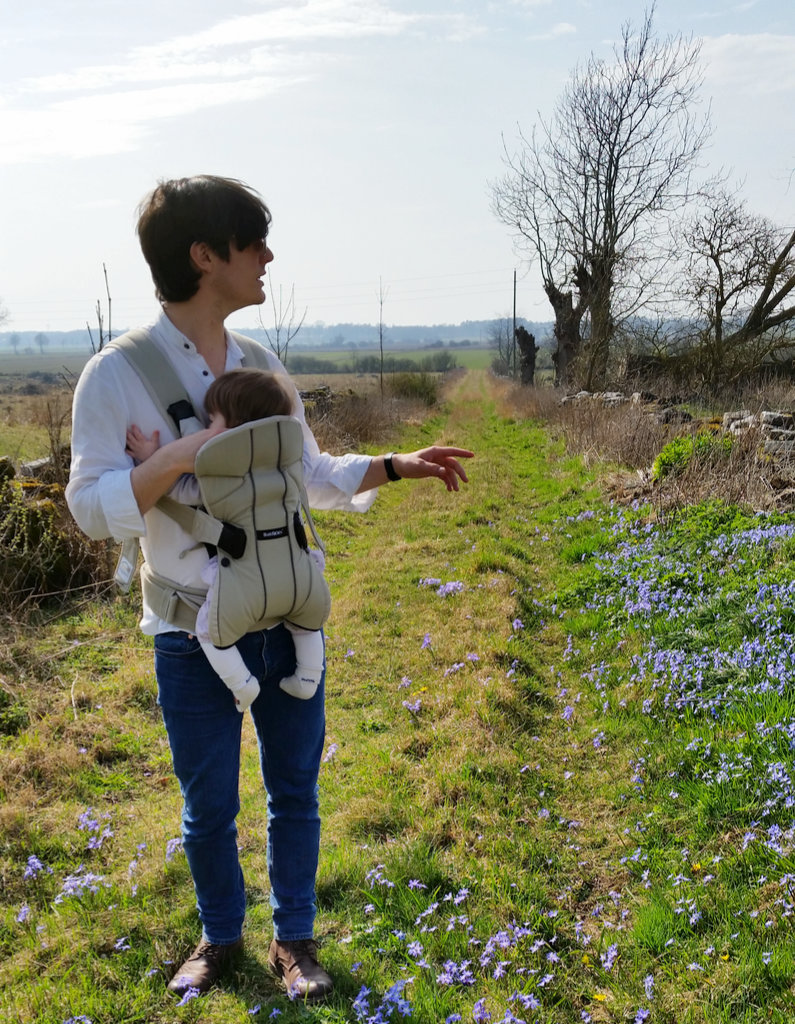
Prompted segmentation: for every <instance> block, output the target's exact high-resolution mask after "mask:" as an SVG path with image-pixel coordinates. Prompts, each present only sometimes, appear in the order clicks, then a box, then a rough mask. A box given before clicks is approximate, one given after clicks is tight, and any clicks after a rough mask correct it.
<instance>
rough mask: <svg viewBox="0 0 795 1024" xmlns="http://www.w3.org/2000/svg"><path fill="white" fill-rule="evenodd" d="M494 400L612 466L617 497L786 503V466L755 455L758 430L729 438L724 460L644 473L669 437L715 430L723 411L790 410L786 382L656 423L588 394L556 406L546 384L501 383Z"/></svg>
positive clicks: (575, 450)
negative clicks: (665, 473)
mask: <svg viewBox="0 0 795 1024" xmlns="http://www.w3.org/2000/svg"><path fill="white" fill-rule="evenodd" d="M501 404H502V407H503V411H504V412H506V413H508V414H510V415H512V416H514V417H515V418H517V419H532V420H537V421H541V422H543V423H544V424H545V425H547V426H548V427H549V428H550V429H551V430H552V431H553V433H555V434H557V435H558V436H560V437H561V438H563V440H564V442H565V444H566V448H567V450H568V451H569V452H571V453H572V454H577V455H579V456H581V457H582V458H583V459H584V461H585V463H586V465H595V464H607V465H609V466H613V467H615V470H614V472H613V473H612V474H611V476H610V478H609V489H610V491H611V493H612V495H613V496H614V497H615V498H617V499H619V500H633V499H636V498H641V499H643V500H649V501H651V502H652V503H653V504H654V505H655V506H656V507H658V509H660V510H661V511H663V510H668V509H671V508H682V507H685V506H687V505H694V504H698V503H699V502H701V501H706V500H721V501H725V502H727V503H729V504H737V505H743V506H748V507H751V508H754V509H758V510H762V509H766V510H769V509H773V508H789V507H791V506H792V501H793V499H792V495H791V494H790V493H789V491H790V489H791V488H792V486H793V479H791V478H790V476H789V474H788V472H787V469H786V467H784V466H782V465H781V464H779V463H776V462H774V461H772V460H771V459H770V458H769V457H766V456H764V455H763V454H762V451H761V447H762V445H761V442H762V438H761V434H760V432H759V431H758V430H750V431H748V432H747V433H746V434H743V435H741V436H738V437H736V438H735V440H734V444H733V447H732V450H731V453H730V455H729V456H728V457H727V458H713V459H707V460H703V459H694V460H693V461H692V462H691V463H690V465H689V466H688V467H687V468H686V469H685V470H684V472H682V473H681V474H679V475H671V476H669V477H666V478H665V479H663V480H661V481H658V482H657V481H652V478H651V467H652V464H653V463H654V460H655V459H656V457H657V456H658V455H659V453H660V451H661V450H662V449H663V447H664V446H665V445H666V444H668V442H669V441H671V440H673V439H674V438H675V437H681V436H685V435H689V434H690V435H692V434H695V433H698V432H699V431H703V430H716V431H719V430H720V429H721V416H722V412H723V411H724V409H726V410H728V409H746V410H748V411H749V412H759V411H761V410H762V409H774V410H790V409H792V408H793V390H792V388H786V387H784V386H782V385H780V384H779V385H772V386H770V387H768V388H767V389H765V390H761V389H758V388H757V389H749V390H748V391H745V392H741V393H739V394H738V395H737V396H736V399H735V400H734V401H733V402H729V403H724V405H723V408H721V409H719V410H716V409H704V410H702V412H701V414H700V415H699V414H698V412H697V411H696V412H695V413H694V414H693V419H692V420H691V421H689V422H685V423H674V424H666V423H661V422H659V421H658V420H657V419H656V418H655V416H654V415H653V413H654V411H655V410H654V408H653V407H649V406H643V405H634V404H631V403H625V404H623V405H619V406H613V407H610V406H605V405H603V404H602V403H601V402H599V401H595V400H583V401H580V402H567V403H565V404H561V401H560V393H559V392H557V391H555V390H554V389H552V388H520V387H515V386H514V387H510V386H506V388H505V389H504V392H503V395H502V399H501Z"/></svg>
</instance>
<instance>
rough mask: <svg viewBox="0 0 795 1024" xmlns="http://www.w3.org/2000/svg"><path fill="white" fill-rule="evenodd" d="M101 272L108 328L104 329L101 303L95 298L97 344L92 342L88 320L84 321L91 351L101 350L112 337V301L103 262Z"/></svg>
mask: <svg viewBox="0 0 795 1024" xmlns="http://www.w3.org/2000/svg"><path fill="white" fill-rule="evenodd" d="M102 273H103V275H104V277H105V294H106V296H107V299H108V329H107V331H105V315H104V314H103V312H102V303H101V302H100V300H99V299H97V306H96V310H95V312H96V314H97V327H98V329H99V342H98V343H97V344H94V335H93V334H92V333H91V328H90V327H89V325H88V321H86V330H87V331H88V340H89V341H90V342H91V351H92V352H95V353H96V352H101V351H102V349H103V348H104V347H105V345H106V344H107V343H108V342H109V341H110V339H111V338H112V337H113V332H112V330H111V310H112V306H113V303H112V300H111V297H110V285H109V284H108V268H107V267H106V266H105V264H104V263H103V264H102Z"/></svg>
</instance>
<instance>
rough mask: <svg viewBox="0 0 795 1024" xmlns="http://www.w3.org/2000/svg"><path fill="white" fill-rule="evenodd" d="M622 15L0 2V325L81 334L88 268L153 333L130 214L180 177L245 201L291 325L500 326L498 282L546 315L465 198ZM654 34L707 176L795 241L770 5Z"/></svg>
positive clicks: (533, 282)
mask: <svg viewBox="0 0 795 1024" xmlns="http://www.w3.org/2000/svg"><path fill="white" fill-rule="evenodd" d="M642 18H643V6H642V4H640V3H639V2H637V0H484V2H476V0H289V2H288V0H223V2H221V0H137V2H136V3H130V2H129V0H103V2H102V3H101V4H97V3H96V2H95V0H25V2H23V0H5V3H4V4H3V9H2V22H0V25H2V28H1V29H0V303H2V305H3V306H5V307H6V309H7V310H8V312H9V314H10V319H9V321H8V322H7V323H6V324H5V326H4V328H3V330H5V331H9V330H18V331H23V330H37V331H39V330H40V331H45V332H46V331H48V330H52V331H59V330H74V329H79V328H83V327H85V324H86V322H87V321H88V322H89V323H91V325H92V327H93V326H94V325H95V324H96V312H95V310H96V304H97V300H99V299H101V300H102V305H103V307H105V306H106V304H107V303H106V298H105V281H104V277H103V264H104V266H105V267H106V268H107V274H108V280H109V285H110V293H111V297H112V326H113V327H114V329H116V328H126V327H132V326H136V325H140V324H146V323H148V322H151V320H153V319H154V316H155V315H156V312H157V306H156V302H155V299H154V294H153V288H152V284H151V279H150V277H149V273H148V269H147V267H146V265H145V263H144V262H143V258H142V256H141V254H140V251H139V249H138V243H137V239H136V237H135V210H136V208H137V206H138V204H139V202H140V201H141V199H142V198H143V197H144V196H145V195H146V193H147V192H148V191H149V190H150V189H151V188H152V187H153V186H154V185H155V184H156V182H157V181H158V180H161V179H163V178H172V177H183V176H187V175H191V174H200V173H206V174H221V175H227V176H229V177H234V178H238V179H241V180H243V181H245V182H246V183H247V184H249V185H250V186H252V187H253V188H254V189H256V190H257V191H258V192H259V193H260V194H261V195H262V196H263V198H264V199H265V201H266V202H267V204H268V206H269V207H270V209H271V212H272V214H273V223H272V226H271V233H270V236H269V244H270V245H271V247H272V249H273V251H274V253H275V261H274V262H273V263H272V264H271V265H270V267H269V268H268V274H269V277H270V282H271V284H272V286H273V288H274V290H275V292H276V295H277V296H278V294H279V292H280V291H281V294H282V302H283V304H284V303H286V300H287V298H288V296H289V295H290V293H291V291H293V290H294V295H295V304H296V308H297V311H298V313H299V314H300V313H302V312H303V311H304V310H306V318H307V322H308V323H315V322H323V323H326V324H337V323H348V322H350V323H377V322H378V320H379V316H381V315H382V317H383V322H384V323H385V324H387V325H388V324H444V323H460V322H462V321H465V320H483V319H490V318H494V317H502V316H506V315H510V313H511V311H512V306H513V274H514V270H516V272H517V288H516V304H517V315H519V316H523V317H526V318H527V319H529V320H542V321H543V320H549V319H550V318H551V311H550V309H549V306H548V304H547V302H546V299H545V298H544V296H543V292H542V291H541V288H540V280H539V275H538V272H537V268H535V267H533V266H532V265H531V266H528V265H527V263H526V261H525V260H524V258H523V257H520V256H518V255H517V253H516V251H515V249H514V244H513V240H512V238H511V235H510V232H509V231H508V229H507V228H506V227H505V226H504V225H502V224H501V223H500V222H499V221H498V220H497V219H496V217H495V216H494V214H493V213H492V210H491V203H490V188H489V183H490V182H493V181H494V180H495V179H497V178H499V177H500V175H501V174H502V173H503V172H504V165H503V152H504V150H503V140H505V144H507V145H508V146H509V148H512V147H513V145H514V144H515V142H516V139H517V129H518V128H521V129H522V131H523V132H524V133H525V134H528V133H529V132H530V131H531V130H532V127H533V125H534V124H536V123H537V122H538V120H539V118H545V117H548V116H549V114H550V113H551V112H552V109H553V106H554V103H555V101H556V99H557V98H558V96H559V95H560V93H561V90H562V89H563V88H564V86H565V84H566V81H567V78H568V76H569V74H570V73H571V71H572V70H573V69H574V67H575V66H576V65H577V64H578V63H584V62H585V61H586V60H587V59H588V57H589V55H590V54H591V53H593V54H594V55H596V56H598V57H604V58H605V59H609V58H610V55H611V53H612V46H613V44H614V43H615V41H616V40H617V39H618V38H620V33H621V26H622V25H623V24H624V23H625V22H627V21H632V22H633V23H634V24H637V23H639V22H640V21H642ZM654 24H655V28H656V31H657V34H658V35H660V36H663V37H664V36H667V35H670V34H677V33H682V34H683V35H685V36H688V37H689V36H693V37H694V38H696V39H699V40H701V47H702V50H701V55H702V62H703V67H704V84H703V88H702V102H703V103H704V105H705V106H706V104H711V117H712V122H713V125H714V134H713V136H712V139H711V143H710V146H709V149H708V150H707V151H706V153H705V160H706V163H707V165H708V169H710V170H717V169H718V168H722V169H723V170H724V171H725V172H726V173H727V174H729V176H730V179H731V180H732V181H735V182H742V183H743V194H744V195H745V196H746V197H747V199H748V202H749V206H750V208H751V209H752V210H753V211H754V212H756V213H760V214H764V215H766V216H768V217H771V218H772V219H773V220H775V221H776V222H778V223H780V224H784V225H792V224H793V223H795V131H793V129H794V128H795V3H793V0H744V2H737V0H735V2H732V0H658V2H657V5H656V11H655V20H654ZM268 301H270V299H269V300H268ZM272 316H273V314H272V312H271V310H270V309H268V307H267V305H266V307H264V308H262V309H260V310H257V309H249V310H244V311H241V312H239V313H236V314H234V316H233V317H232V318H231V319H230V321H229V323H230V326H232V327H239V328H243V327H245V326H257V325H258V324H259V323H260V319H259V318H260V317H261V318H262V323H263V324H264V325H265V326H269V325H272V323H273V319H272Z"/></svg>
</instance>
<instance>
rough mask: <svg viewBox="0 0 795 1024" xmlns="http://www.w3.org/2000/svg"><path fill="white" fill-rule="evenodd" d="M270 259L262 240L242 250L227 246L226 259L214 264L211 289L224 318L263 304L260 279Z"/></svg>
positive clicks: (263, 287) (269, 252)
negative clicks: (222, 309)
mask: <svg viewBox="0 0 795 1024" xmlns="http://www.w3.org/2000/svg"><path fill="white" fill-rule="evenodd" d="M272 259H273V253H272V252H271V250H270V249H269V248H268V245H267V242H266V240H265V239H264V238H261V239H257V241H255V242H252V243H251V245H247V246H246V248H245V249H237V248H236V247H235V244H234V242H232V243H231V245H230V246H229V260H228V261H224V260H221V259H220V257H219V258H217V259H216V260H215V261H214V271H213V276H212V281H213V286H214V287H215V288H216V290H217V293H218V296H219V299H220V300H221V302H222V303H223V305H224V307H225V310H226V312H225V315H226V316H228V315H229V313H233V312H234V311H235V310H237V309H243V308H244V307H246V306H259V305H262V303H263V302H264V301H265V285H264V282H263V280H262V279H263V277H264V276H265V268H266V267H267V265H268V264H269V263H270V262H271V260H272Z"/></svg>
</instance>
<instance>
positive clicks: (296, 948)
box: [268, 939, 334, 1003]
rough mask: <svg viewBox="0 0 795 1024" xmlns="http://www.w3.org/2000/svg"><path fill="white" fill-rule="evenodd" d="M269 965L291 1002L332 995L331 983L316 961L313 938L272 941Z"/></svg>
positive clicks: (315, 999)
mask: <svg viewBox="0 0 795 1024" xmlns="http://www.w3.org/2000/svg"><path fill="white" fill-rule="evenodd" d="M268 966H269V967H270V969H271V970H272V971H273V973H274V974H275V975H277V976H278V977H279V978H281V979H282V980H283V981H284V984H285V987H286V989H287V994H288V995H289V996H290V998H291V999H305V1000H307V1001H308V1002H310V1003H313V1002H316V1001H317V1000H318V999H325V998H326V996H327V995H330V994H331V990H332V989H333V988H334V982H333V981H332V980H331V978H330V977H329V975H328V974H327V973H326V972H325V971H324V970H323V968H322V967H321V966H320V964H319V963H318V962H317V943H316V942H315V940H314V939H299V940H298V941H296V942H280V941H279V940H278V939H274V940H273V942H271V946H270V949H269V950H268Z"/></svg>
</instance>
